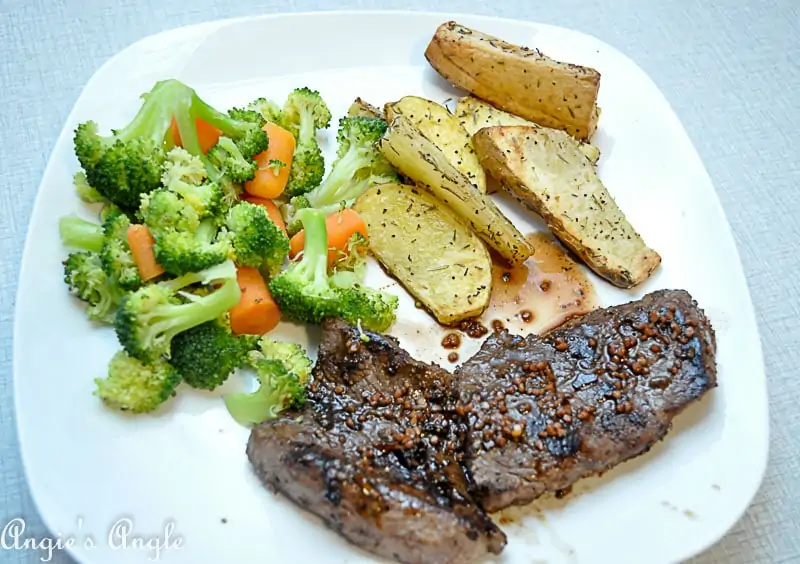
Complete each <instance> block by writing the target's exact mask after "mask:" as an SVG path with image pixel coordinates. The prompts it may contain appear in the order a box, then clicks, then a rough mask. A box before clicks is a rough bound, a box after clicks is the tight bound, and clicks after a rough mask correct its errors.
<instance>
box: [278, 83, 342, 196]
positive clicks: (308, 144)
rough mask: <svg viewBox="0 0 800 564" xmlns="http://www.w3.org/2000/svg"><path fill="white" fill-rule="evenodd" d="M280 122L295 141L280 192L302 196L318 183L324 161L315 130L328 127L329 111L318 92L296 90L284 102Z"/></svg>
mask: <svg viewBox="0 0 800 564" xmlns="http://www.w3.org/2000/svg"><path fill="white" fill-rule="evenodd" d="M284 123H285V125H286V126H287V127H288V128H289V130H290V131H291V132H292V134H293V135H294V136H295V138H296V140H297V146H296V148H295V151H294V157H293V158H292V168H291V170H290V172H289V179H288V182H287V184H286V189H285V190H284V193H285V194H286V195H287V196H289V197H291V196H297V195H300V194H305V193H306V192H309V191H310V190H312V189H314V188H316V187H317V186H319V184H320V183H321V182H322V177H323V176H324V175H325V160H324V159H323V157H322V150H321V149H320V147H319V142H318V141H317V130H318V129H325V128H327V127H328V126H329V125H330V123H331V112H330V110H329V109H328V106H327V105H326V104H325V101H324V100H323V99H322V97H321V96H320V95H319V92H317V91H316V90H311V89H309V88H298V89H296V90H294V91H293V92H292V93H291V94H289V97H288V98H287V99H286V104H285V105H284Z"/></svg>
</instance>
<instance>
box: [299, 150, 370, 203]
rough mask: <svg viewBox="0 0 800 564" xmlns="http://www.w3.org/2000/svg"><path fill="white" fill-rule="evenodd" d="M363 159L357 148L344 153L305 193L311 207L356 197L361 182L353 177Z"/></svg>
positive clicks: (360, 189)
mask: <svg viewBox="0 0 800 564" xmlns="http://www.w3.org/2000/svg"><path fill="white" fill-rule="evenodd" d="M363 159H364V157H363V156H362V155H360V154H359V152H358V151H357V150H354V149H351V150H349V151H348V152H347V153H345V154H344V155H343V156H342V158H341V159H339V161H338V162H337V163H336V165H335V166H334V167H333V169H331V172H330V174H329V175H328V177H327V178H326V179H325V180H324V181H323V182H322V184H320V186H319V187H318V188H315V189H314V190H312V191H311V192H309V193H308V194H306V196H307V197H308V201H309V202H310V203H311V207H314V208H320V207H323V206H330V205H337V204H339V203H341V202H343V201H347V200H350V199H353V198H355V197H357V196H358V195H359V194H360V193H361V191H362V186H361V184H362V182H360V181H358V180H355V179H354V178H353V177H354V176H355V174H356V173H357V172H358V170H359V169H360V168H362V167H363V166H364V163H363Z"/></svg>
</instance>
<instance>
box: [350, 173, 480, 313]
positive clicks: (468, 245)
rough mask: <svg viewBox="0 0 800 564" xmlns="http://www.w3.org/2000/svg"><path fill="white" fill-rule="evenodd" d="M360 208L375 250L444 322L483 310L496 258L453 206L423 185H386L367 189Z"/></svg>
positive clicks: (410, 289)
mask: <svg viewBox="0 0 800 564" xmlns="http://www.w3.org/2000/svg"><path fill="white" fill-rule="evenodd" d="M355 209H356V211H358V213H359V214H361V217H362V218H364V221H365V222H366V223H367V231H368V233H369V240H370V250H371V252H372V254H373V255H374V256H375V258H376V259H377V260H378V261H379V262H380V263H381V264H382V265H383V267H384V268H385V269H386V270H387V271H388V272H389V273H390V274H392V276H394V277H395V278H397V280H398V281H399V282H400V283H401V284H402V285H403V286H404V287H405V288H406V290H408V292H409V293H410V294H411V295H412V296H413V297H414V298H415V299H416V300H418V301H419V302H421V303H422V305H423V306H424V307H425V308H426V309H427V310H428V311H430V312H431V314H432V315H433V316H434V317H435V318H436V320H437V321H438V322H439V323H441V324H443V325H452V324H455V323H457V322H459V321H461V320H462V319H467V318H470V317H475V316H478V315H480V314H481V313H483V311H484V310H485V309H486V307H487V306H488V305H489V298H490V295H491V292H492V261H491V258H490V256H489V253H488V251H487V250H486V247H484V245H483V242H482V241H481V240H480V239H479V238H478V237H477V236H476V235H475V234H474V233H472V231H470V229H469V228H468V227H467V226H466V225H464V224H463V223H462V222H461V220H460V219H459V218H458V216H457V215H456V214H455V213H454V212H453V211H452V210H451V209H450V208H448V207H446V206H443V205H441V203H440V202H439V201H438V200H436V198H434V197H433V196H431V195H430V194H428V193H426V192H424V191H422V190H421V189H419V188H416V187H413V186H407V185H402V184H382V185H379V186H373V187H372V188H370V189H368V190H367V191H366V192H364V194H362V195H361V196H360V197H359V198H358V200H357V201H356V203H355Z"/></svg>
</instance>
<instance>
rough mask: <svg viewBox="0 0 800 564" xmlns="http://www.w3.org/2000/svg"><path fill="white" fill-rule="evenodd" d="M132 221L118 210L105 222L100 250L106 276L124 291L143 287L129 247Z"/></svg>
mask: <svg viewBox="0 0 800 564" xmlns="http://www.w3.org/2000/svg"><path fill="white" fill-rule="evenodd" d="M130 225H131V220H130V219H128V216H127V215H125V214H124V213H122V212H121V211H119V210H117V211H114V212H111V213H110V214H109V215H108V216H107V217H106V220H105V221H104V222H103V232H104V234H105V239H104V240H103V247H102V249H101V250H100V260H101V261H102V263H103V270H105V272H106V274H107V275H108V276H109V278H111V279H112V280H114V281H115V282H116V283H117V284H119V286H120V288H122V289H124V290H136V289H137V288H139V287H140V286H141V285H142V278H141V276H139V268H138V267H137V266H136V261H135V260H134V258H133V253H131V248H130V245H128V227H130Z"/></svg>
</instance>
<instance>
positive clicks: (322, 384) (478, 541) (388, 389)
mask: <svg viewBox="0 0 800 564" xmlns="http://www.w3.org/2000/svg"><path fill="white" fill-rule="evenodd" d="M457 403H458V397H457V393H456V392H455V390H454V389H453V376H452V374H449V373H448V372H446V371H444V370H442V369H440V368H438V367H436V366H431V365H428V364H425V363H422V362H418V361H416V360H414V359H413V358H411V357H410V356H409V355H408V353H406V352H405V351H404V350H402V349H401V348H400V347H399V346H398V343H397V341H396V340H394V339H393V338H391V337H384V336H380V335H376V334H374V333H370V332H361V331H359V330H358V329H355V328H353V327H350V326H349V325H347V324H345V323H344V322H342V321H339V320H327V321H326V322H325V324H324V327H323V337H322V342H321V344H320V348H319V354H318V359H317V363H316V365H315V367H314V371H313V376H312V383H311V385H310V386H309V389H308V403H307V405H306V407H305V409H304V410H303V411H302V412H291V413H289V414H287V416H286V417H284V418H282V419H279V420H276V421H271V422H266V423H264V424H262V425H260V426H258V427H256V428H255V429H254V430H253V431H252V433H251V436H250V440H249V442H248V446H247V454H248V457H249V458H250V461H251V463H252V465H253V467H254V468H255V470H256V472H257V474H258V475H259V476H260V477H261V478H262V480H263V481H264V482H265V483H266V484H267V485H268V486H269V487H270V488H271V489H273V490H277V491H279V492H281V493H283V494H285V495H286V496H287V497H289V498H290V499H291V500H293V501H294V502H295V503H297V504H298V505H299V506H301V507H303V508H305V509H307V510H308V511H310V512H312V513H314V514H316V515H318V516H319V517H321V518H322V519H323V520H324V521H325V522H326V523H327V525H328V526H330V527H331V528H333V529H334V530H336V531H337V532H338V533H340V534H341V535H342V536H343V537H345V538H346V539H348V540H349V541H350V542H352V543H353V544H356V545H358V546H360V547H362V548H364V549H366V550H369V551H371V552H373V553H375V554H377V555H380V556H384V557H393V558H395V559H397V560H400V561H402V562H415V563H416V562H426V563H450V562H453V563H455V562H459V563H461V562H468V561H471V560H474V559H476V558H480V557H481V556H486V553H487V552H491V553H495V554H499V553H500V551H501V550H502V549H503V547H504V546H505V543H506V539H505V535H504V534H503V532H502V531H500V529H499V528H498V527H497V526H496V525H495V524H494V523H493V522H492V521H491V520H490V519H489V518H488V517H487V516H486V514H485V513H484V512H483V511H482V510H481V509H480V508H479V507H478V505H477V504H476V503H475V502H474V501H473V499H472V497H471V491H470V490H471V488H472V484H471V482H470V479H469V476H468V474H467V473H466V472H465V470H464V469H463V467H462V465H461V464H460V463H459V461H460V458H461V456H462V455H461V452H462V450H463V445H462V441H463V439H464V437H465V436H466V417H465V416H464V413H463V410H460V411H461V414H460V415H459V414H458V413H456V411H455V410H456V406H457ZM300 416H302V417H300Z"/></svg>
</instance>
